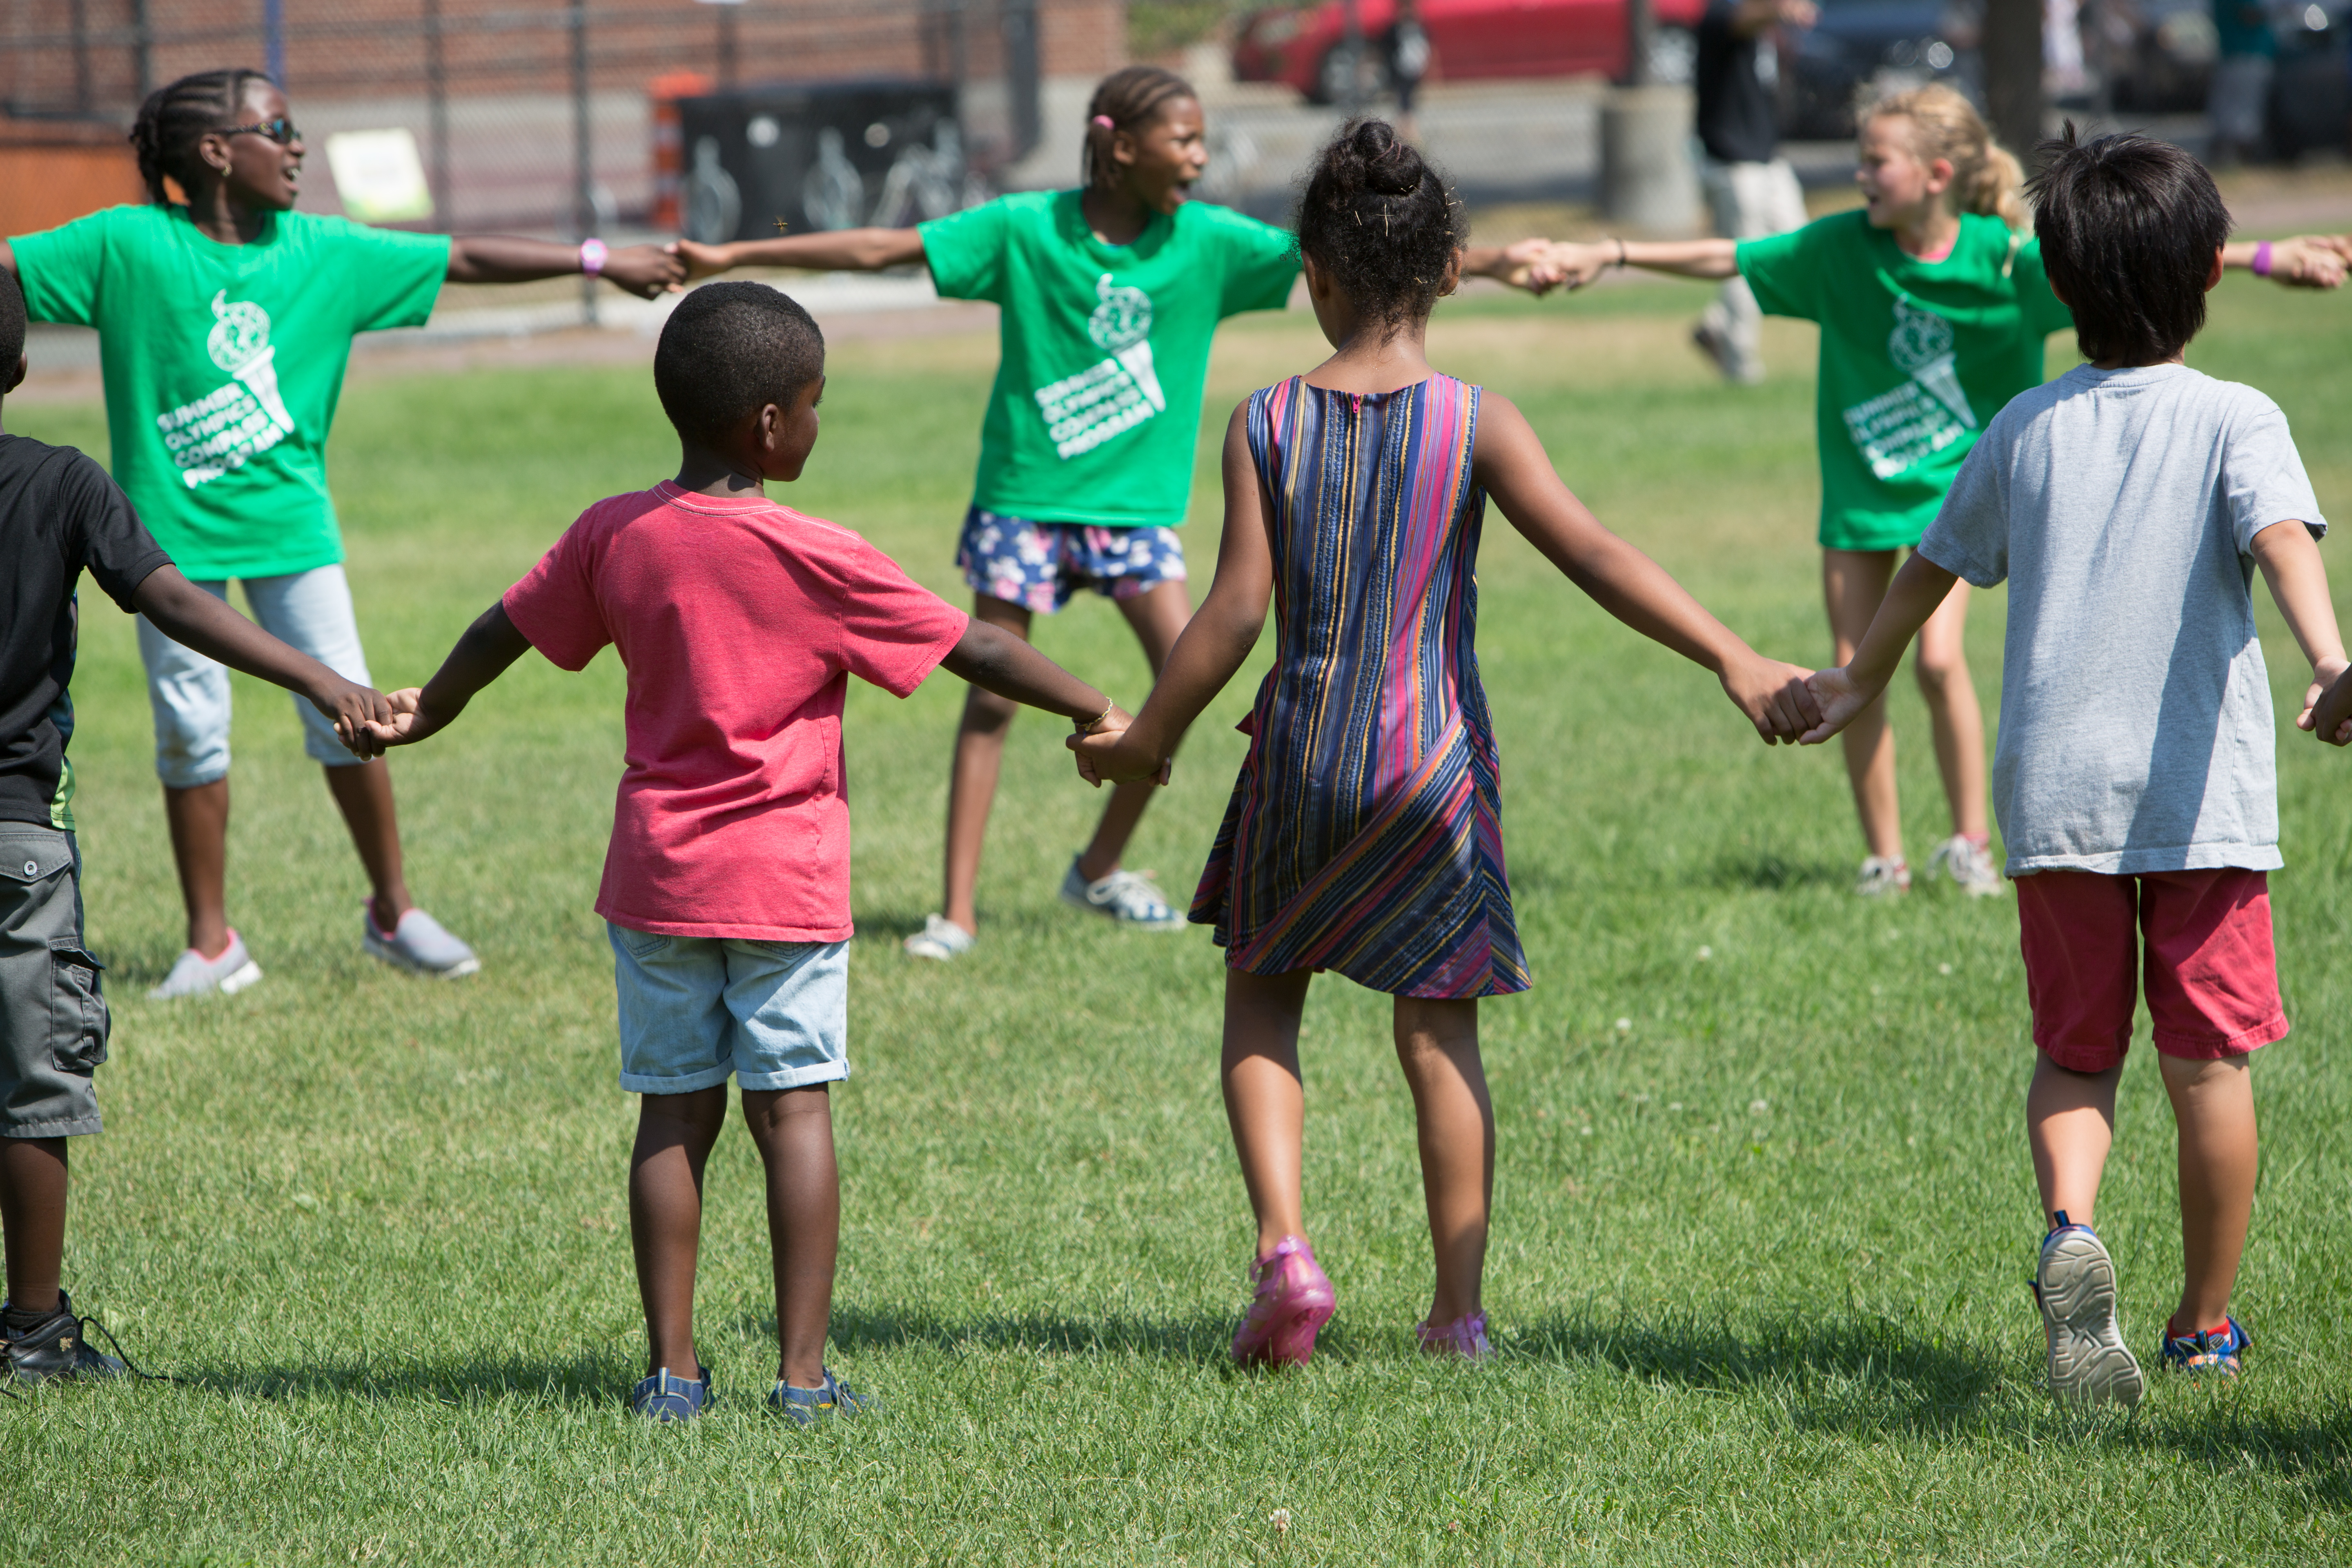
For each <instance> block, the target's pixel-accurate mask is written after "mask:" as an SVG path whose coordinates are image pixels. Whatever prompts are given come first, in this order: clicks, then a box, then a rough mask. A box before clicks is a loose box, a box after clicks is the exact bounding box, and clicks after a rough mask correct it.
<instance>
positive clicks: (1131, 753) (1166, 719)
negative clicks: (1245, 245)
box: [1069, 403, 1274, 784]
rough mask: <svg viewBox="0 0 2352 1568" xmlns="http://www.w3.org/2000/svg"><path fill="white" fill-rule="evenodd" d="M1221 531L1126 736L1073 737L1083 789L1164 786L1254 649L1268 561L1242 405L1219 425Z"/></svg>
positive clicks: (1261, 499)
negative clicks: (1213, 566)
mask: <svg viewBox="0 0 2352 1568" xmlns="http://www.w3.org/2000/svg"><path fill="white" fill-rule="evenodd" d="M1224 468H1225V529H1224V533H1223V537H1222V538H1221V539H1220V540H1219V542H1218V544H1217V574H1216V577H1215V578H1214V579H1213V581H1212V582H1211V583H1210V584H1209V595H1208V597H1207V598H1205V599H1203V600H1202V602H1201V607H1200V608H1199V609H1198V610H1196V611H1194V612H1193V614H1192V620H1191V622H1190V623H1188V624H1187V625H1186V626H1185V627H1184V631H1183V634H1182V635H1181V636H1180V637H1177V639H1176V646H1175V647H1173V648H1172V649H1171V650H1170V651H1169V654H1168V663H1167V666H1166V667H1165V668H1162V669H1161V670H1160V679H1158V680H1156V681H1154V682H1153V683H1152V686H1151V697H1150V700H1148V701H1146V702H1145V703H1144V705H1143V711H1142V712H1141V713H1139V714H1138V715H1137V716H1136V720H1135V722H1134V724H1133V725H1131V726H1129V729H1128V730H1127V731H1126V733H1124V734H1122V735H1117V736H1108V735H1106V736H1099V737H1097V736H1086V737H1077V736H1073V737H1072V738H1071V740H1070V742H1069V745H1070V749H1071V750H1072V751H1074V752H1077V753H1078V772H1079V773H1081V774H1082V775H1084V776H1085V778H1086V779H1087V782H1088V783H1090V784H1101V783H1103V782H1104V781H1106V780H1108V782H1110V783H1112V784H1125V783H1127V782H1128V781H1129V779H1142V778H1151V777H1153V776H1155V775H1156V776H1157V777H1158V778H1159V780H1160V783H1162V784H1165V783H1167V782H1168V764H1169V759H1170V758H1171V757H1173V756H1174V755H1175V754H1176V743H1177V742H1180V741H1181V740H1182V739H1183V738H1184V731H1187V730H1189V729H1191V728H1192V721H1193V720H1195V719H1197V718H1199V717H1200V716H1201V710H1202V709H1203V708H1206V707H1207V706H1208V705H1209V703H1210V702H1211V701H1212V700H1214V698H1215V697H1216V695H1217V693H1218V692H1220V691H1223V689H1225V683H1226V682H1227V681H1229V680H1231V679H1233V678H1234V672H1235V671H1236V670H1238V669H1240V668H1241V667H1242V661H1243V660H1244V659H1246V658H1249V655H1250V649H1252V648H1254V647H1256V646H1257V638H1258V634H1259V633H1260V632H1261V631H1263V630H1265V607H1266V605H1267V604H1268V603H1269V602H1270V601H1271V600H1272V599H1273V597H1274V555H1273V552H1271V551H1270V550H1268V549H1267V547H1266V542H1265V489H1264V487H1263V486H1262V485H1261V484H1260V483H1259V481H1258V474H1257V461H1256V459H1255V458H1252V457H1251V456H1250V449H1249V405H1247V404H1246V403H1244V405H1241V406H1240V407H1239V408H1236V409H1234V416H1233V419H1232V421H1231V422H1230V423H1229V424H1227V425H1226V426H1225V458H1224Z"/></svg>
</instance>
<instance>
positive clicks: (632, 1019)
mask: <svg viewBox="0 0 2352 1568" xmlns="http://www.w3.org/2000/svg"><path fill="white" fill-rule="evenodd" d="M604 931H605V933H606V934H607V935H608V936H609V937H610V938H611V939H612V942H613V982H614V988H615V989H616V990H617V991H618V992H619V994H620V1014H621V1088H622V1089H624V1090H625V1092H627V1093H630V1094H691V1093H693V1092H694V1091H695V1090H696V1089H709V1088H711V1087H712V1086H713V1085H716V1084H722V1083H725V1082H726V1081H727V1079H728V1077H729V1075H730V1074H732V1075H733V1077H734V1079H735V1081H736V1082H737V1083H738V1084H740V1085H741V1086H742V1087H743V1088H745V1089H805V1088H807V1087H808V1086H809V1085H811V1084H815V1083H830V1082H832V1081H834V1080H835V1079H845V1078H847V1077H848V1076H849V944H848V943H847V942H748V941H744V940H742V939H740V938H736V937H709V936H661V935H658V934H656V933H655V932H653V931H635V930H632V929H631V928H629V927H627V926H617V925H614V924H613V923H612V922H611V921H606V922H605V923H604Z"/></svg>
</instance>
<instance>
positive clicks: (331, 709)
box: [305, 670, 397, 757]
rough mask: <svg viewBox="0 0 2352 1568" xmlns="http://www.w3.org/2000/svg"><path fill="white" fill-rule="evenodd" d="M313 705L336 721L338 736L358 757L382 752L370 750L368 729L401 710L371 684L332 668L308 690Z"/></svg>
mask: <svg viewBox="0 0 2352 1568" xmlns="http://www.w3.org/2000/svg"><path fill="white" fill-rule="evenodd" d="M305 695H307V696H308V697H309V698H310V706H312V707H313V708H316V709H317V710H319V711H320V712H321V713H323V714H325V715H326V716H327V717H328V718H330V719H331V720H333V721H335V739H337V740H338V741H341V742H342V743H343V745H344V747H345V748H346V749H347V750H349V751H350V752H351V753H352V755H353V756H355V757H373V756H376V755H379V754H380V753H379V752H371V751H368V750H366V749H365V748H366V744H367V740H366V731H367V730H368V728H369V727H370V726H371V725H373V724H376V723H381V722H383V721H387V720H389V719H390V718H391V717H392V716H393V714H394V712H396V711H397V710H396V709H395V708H394V705H393V700H392V699H391V698H389V697H387V696H385V695H384V694H383V692H381V691H377V690H375V689H373V688H371V687H365V686H361V685H358V684H356V683H355V682H352V681H349V680H345V679H343V678H342V677H341V676H340V675H337V674H335V673H334V672H333V671H332V670H330V671H328V673H327V679H324V680H321V681H320V682H319V684H318V687H317V689H314V690H312V691H310V692H308V693H306V694H305Z"/></svg>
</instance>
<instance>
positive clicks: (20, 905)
mask: <svg viewBox="0 0 2352 1568" xmlns="http://www.w3.org/2000/svg"><path fill="white" fill-rule="evenodd" d="M0 367H5V370H0V374H4V375H5V384H0V400H5V395H6V394H7V393H10V392H14V391H16V387H17V385H18V384H20V383H21V382H23V381H24V379H25V297H24V295H23V294H22V293H21V292H20V291H19V290H18V289H17V287H16V278H15V277H14V276H13V275H12V274H10V273H7V272H5V271H0ZM85 568H87V569H88V571H89V574H90V575H91V576H92V577H93V578H95V579H96V580H97V583H98V585H99V586H100V588H102V589H104V590H105V591H106V595H107V597H109V598H110V599H112V600H113V601H114V602H115V603H116V604H118V605H121V606H122V608H123V610H124V611H125V613H135V614H139V615H143V616H146V617H147V618H148V619H149V620H150V621H152V622H153V623H154V624H155V625H156V626H160V627H162V628H163V630H164V631H165V632H166V633H168V634H169V635H170V636H171V637H174V638H176V639H177V640H178V641H180V642H182V643H184V644H186V645H187V646H188V647H193V648H195V649H198V650H199V651H201V652H203V653H205V654H208V655H210V656H211V657H212V658H216V659H218V660H220V661H221V662H222V663H223V664H226V665H228V666H230V667H231V668H236V669H241V670H244V671H245V672H246V673H247V674H248V675H257V676H259V677H260V678H261V679H264V680H268V681H272V682H274V683H276V684H277V685H279V686H283V687H285V688H286V689H289V691H293V692H295V693H297V694H299V695H300V696H303V697H307V698H309V699H310V701H311V702H313V703H315V704H316V705H317V706H318V708H319V710H320V712H322V713H325V714H327V715H328V716H329V717H331V718H332V719H333V720H334V721H335V728H336V731H337V733H338V734H340V735H341V737H342V738H343V739H344V740H345V741H346V742H349V741H350V740H352V738H353V736H354V735H355V734H356V732H357V728H356V727H357V726H358V725H359V724H361V723H362V722H363V721H367V720H370V719H389V718H390V717H391V709H390V708H389V706H387V705H386V703H385V702H384V700H383V697H382V696H381V695H380V694H379V693H376V692H374V691H371V690H369V689H367V688H366V687H363V686H355V685H353V684H352V682H350V681H348V680H345V679H343V678H342V677H341V676H340V675H337V674H336V673H335V672H334V671H333V670H331V669H329V668H327V667H326V666H325V665H323V664H320V662H319V661H318V660H317V659H315V658H310V657H309V656H308V655H307V654H301V653H297V652H296V651H295V650H294V649H292V648H290V647H287V646H286V645H285V644H284V643H282V642H279V641H278V639H277V638H276V637H271V636H270V635H269V634H268V633H267V632H265V631H263V630H262V629H261V628H260V627H259V626H255V625H254V624H253V623H252V622H250V621H248V620H247V619H246V618H245V617H244V616H240V615H238V614H237V613H236V611H235V610H232V609H230V608H229V607H228V606H227V605H224V604H222V603H221V602H220V601H219V600H217V599H215V598H214V597H212V595H209V594H206V593H205V592H204V591H202V590H201V589H199V588H197V587H196V586H195V585H194V584H192V583H190V582H189V581H188V580H187V579H186V578H185V577H184V576H182V575H181V574H180V571H179V569H178V568H177V567H175V566H173V564H172V560H171V557H170V556H168V555H165V554H164V553H163V551H162V550H160V549H159V548H157V547H156V544H155V541H154V540H153V539H152V538H151V537H150V536H149V535H148V532H147V530H146V529H145V527H143V526H142V524H141V523H140V521H139V519H138V517H137V515H136V514H135V513H133V512H132V511H131V503H130V502H129V501H128V500H124V499H123V495H122V492H121V490H119V489H116V488H115V485H114V481H113V480H112V479H109V478H107V476H106V470H105V469H103V468H100V467H99V466H98V465H97V464H96V463H94V462H92V461H90V459H89V458H86V457H84V456H83V455H82V454H81V453H79V452H77V451H75V450H74V449H73V448H72V447H51V446H47V445H45V444H44V443H42V442H39V441H33V440H28V439H26V437H22V436H11V435H8V434H7V433H6V432H5V430H0V1241H5V1247H6V1252H7V1279H8V1295H7V1300H5V1303H0V1385H5V1383H6V1382H7V1381H9V1380H12V1379H23V1380H25V1381H26V1382H39V1381H41V1380H42V1379H45V1378H51V1377H74V1376H110V1375H112V1374H113V1373H119V1372H121V1371H122V1370H123V1367H122V1363H121V1362H120V1361H118V1360H116V1359H115V1358H114V1357H112V1356H108V1355H101V1354H100V1353H99V1352H97V1351H95V1350H92V1349H91V1348H90V1347H89V1344H88V1343H87V1342H85V1341H84V1340H83V1338H82V1320H80V1319H79V1318H77V1317H75V1316H74V1311H73V1303H72V1302H71V1301H70V1300H68V1299H67V1297H66V1293H65V1291H64V1290H63V1289H60V1288H59V1287H58V1277H59V1275H60V1273H61V1272H62V1270H63V1268H64V1263H65V1236H66V1140H67V1139H68V1138H70V1137H75V1136H77V1135H80V1134H84V1133H91V1132H96V1131H99V1115H98V1098H97V1096H96V1094H95V1093H94V1092H93V1090H92V1088H91V1071H92V1069H93V1068H96V1067H97V1066H98V1064H99V1063H100V1062H102V1061H104V1060H105V1059H106V1036H107V1012H106V999H105V997H104V995H103V994H101V993H100V989H99V980H98V976H99V964H98V961H97V960H96V959H94V958H92V957H91V956H90V955H89V951H88V949H87V948H86V947H85V946H84V945H83V936H82V908H81V858H80V854H79V850H78V849H77V848H76V847H75V844H74V830H73V829H74V822H73V769H72V768H71V767H70V766H69V765H68V763H67V762H66V744H67V742H68V741H69V740H70V739H71V738H72V736H73V704H72V702H71V701H70V700H68V697H67V695H66V688H67V685H68V682H69V681H70V680H71V679H72V677H73V664H74V641H75V635H76V632H77V629H78V615H79V606H78V605H76V603H75V599H74V584H75V581H76V580H77V579H78V578H79V576H80V575H81V574H82V572H83V570H84V569H85Z"/></svg>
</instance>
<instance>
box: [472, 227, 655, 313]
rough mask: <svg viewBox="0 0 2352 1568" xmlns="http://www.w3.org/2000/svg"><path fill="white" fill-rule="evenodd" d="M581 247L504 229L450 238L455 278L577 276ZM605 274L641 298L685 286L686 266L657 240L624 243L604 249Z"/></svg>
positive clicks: (501, 279)
mask: <svg viewBox="0 0 2352 1568" xmlns="http://www.w3.org/2000/svg"><path fill="white" fill-rule="evenodd" d="M580 269H581V266H580V247H578V246H576V245H558V244H557V243H555V242H554V241H553V240H548V239H515V238H511V237H508V236H506V235H499V234H470V235H459V236H457V237H453V238H452V239H451V240H450V241H449V270H448V273H447V277H448V279H449V281H450V282H452V283H530V282H534V281H536V280H538V279H541V278H567V277H573V276H576V275H577V274H578V273H579V271H580ZM600 276H602V277H604V278H605V279H609V280H610V281H611V282H612V284H613V286H614V288H616V289H627V290H628V291H629V292H630V293H632V294H635V295H636V296H637V297H638V298H639V299H641V300H650V299H653V298H654V297H655V296H656V295H658V294H662V293H665V292H668V291H670V290H673V289H678V288H680V287H681V286H683V285H684V283H685V281H686V265H685V263H683V262H681V261H679V260H678V258H677V257H675V256H672V255H671V254H670V253H669V252H668V251H667V249H665V248H663V247H661V246H658V245H625V246H622V247H619V248H618V249H615V250H612V251H608V252H606V253H605V257H604V268H603V270H602V272H601V274H600Z"/></svg>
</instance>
